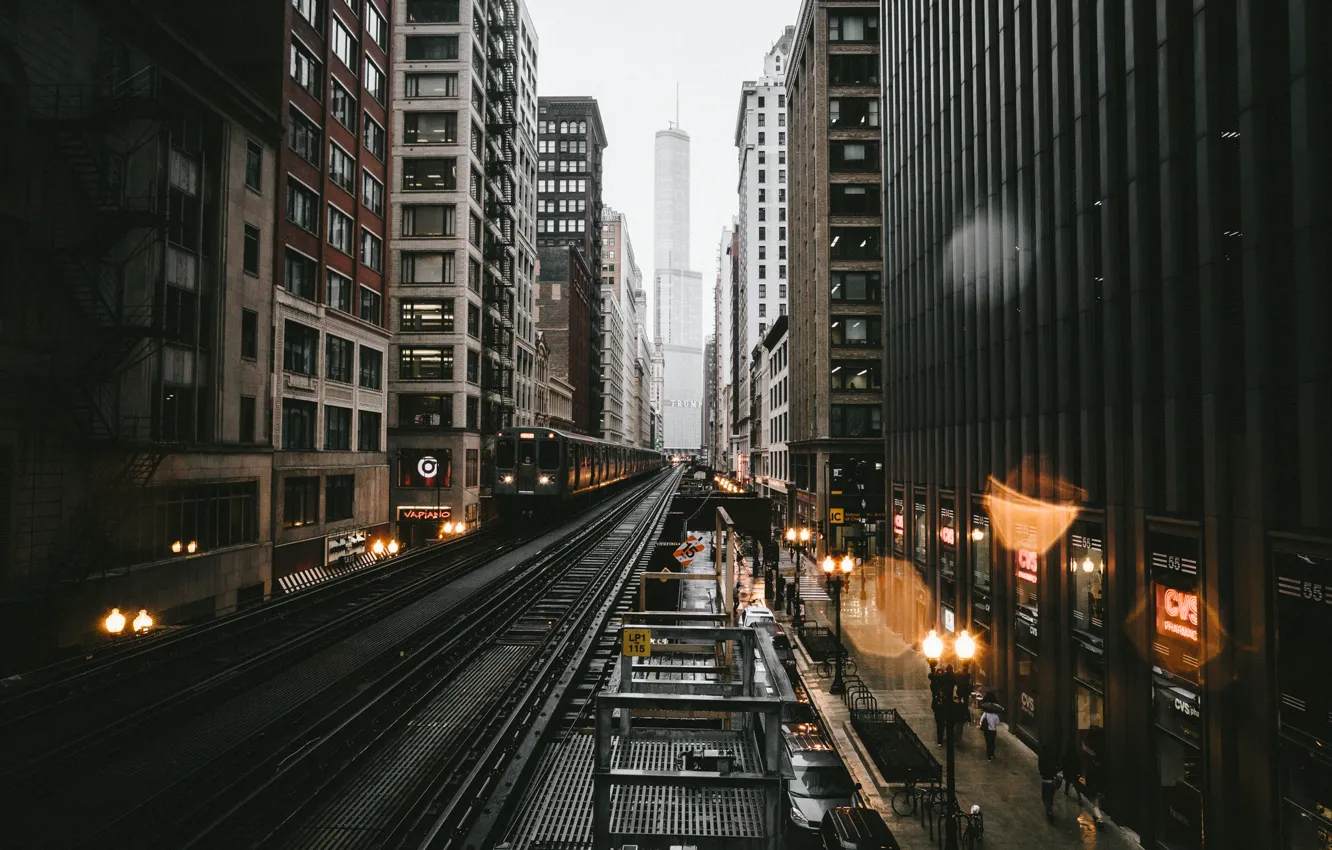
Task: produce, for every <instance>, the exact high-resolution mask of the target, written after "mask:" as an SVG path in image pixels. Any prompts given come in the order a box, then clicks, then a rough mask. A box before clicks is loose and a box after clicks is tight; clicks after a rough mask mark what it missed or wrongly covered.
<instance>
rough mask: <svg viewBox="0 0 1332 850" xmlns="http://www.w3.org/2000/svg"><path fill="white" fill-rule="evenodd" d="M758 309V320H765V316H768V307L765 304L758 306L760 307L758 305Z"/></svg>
mask: <svg viewBox="0 0 1332 850" xmlns="http://www.w3.org/2000/svg"><path fill="white" fill-rule="evenodd" d="M758 307H759V318H760V319H763V318H767V316H768V305H767V304H760V305H758Z"/></svg>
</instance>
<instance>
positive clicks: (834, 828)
mask: <svg viewBox="0 0 1332 850" xmlns="http://www.w3.org/2000/svg"><path fill="white" fill-rule="evenodd" d="M819 837H820V838H822V839H823V850H901V845H899V844H898V843H897V839H896V838H894V837H893V831H892V830H891V829H889V828H888V824H886V823H884V822H883V817H882V816H881V815H880V814H879V813H878V812H876V811H874V810H873V809H859V808H851V807H844V806H839V807H837V808H835V809H833V810H832V811H830V812H828V814H826V815H824V817H823V826H821V827H819Z"/></svg>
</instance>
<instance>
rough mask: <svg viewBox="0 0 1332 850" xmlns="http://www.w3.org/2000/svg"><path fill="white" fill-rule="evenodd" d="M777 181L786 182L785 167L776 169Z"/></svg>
mask: <svg viewBox="0 0 1332 850" xmlns="http://www.w3.org/2000/svg"><path fill="white" fill-rule="evenodd" d="M777 182H779V183H785V182H786V169H785V168H782V169H779V170H778V171H777Z"/></svg>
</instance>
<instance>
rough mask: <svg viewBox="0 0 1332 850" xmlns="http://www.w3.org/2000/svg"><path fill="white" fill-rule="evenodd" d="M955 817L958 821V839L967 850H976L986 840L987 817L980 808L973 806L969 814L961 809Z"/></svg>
mask: <svg viewBox="0 0 1332 850" xmlns="http://www.w3.org/2000/svg"><path fill="white" fill-rule="evenodd" d="M954 817H956V818H957V819H958V824H957V838H958V840H959V841H960V842H962V846H963V847H966V848H967V850H974V848H975V847H976V845H978V844H980V843H981V842H982V841H984V840H985V816H984V815H983V814H981V807H980V806H972V807H971V811H969V812H964V811H962V810H960V809H959V810H958V811H957V813H956V814H955V815H954Z"/></svg>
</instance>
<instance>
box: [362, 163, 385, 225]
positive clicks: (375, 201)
mask: <svg viewBox="0 0 1332 850" xmlns="http://www.w3.org/2000/svg"><path fill="white" fill-rule="evenodd" d="M361 189H362V192H361V201H362V203H364V204H365V207H366V209H368V210H370V212H372V213H374V214H375V215H377V216H380V217H381V218H382V217H383V216H384V184H383V183H380V182H379V181H378V180H376V179H375V178H374V176H373V175H372V174H371V173H370V172H369V171H362V172H361Z"/></svg>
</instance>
